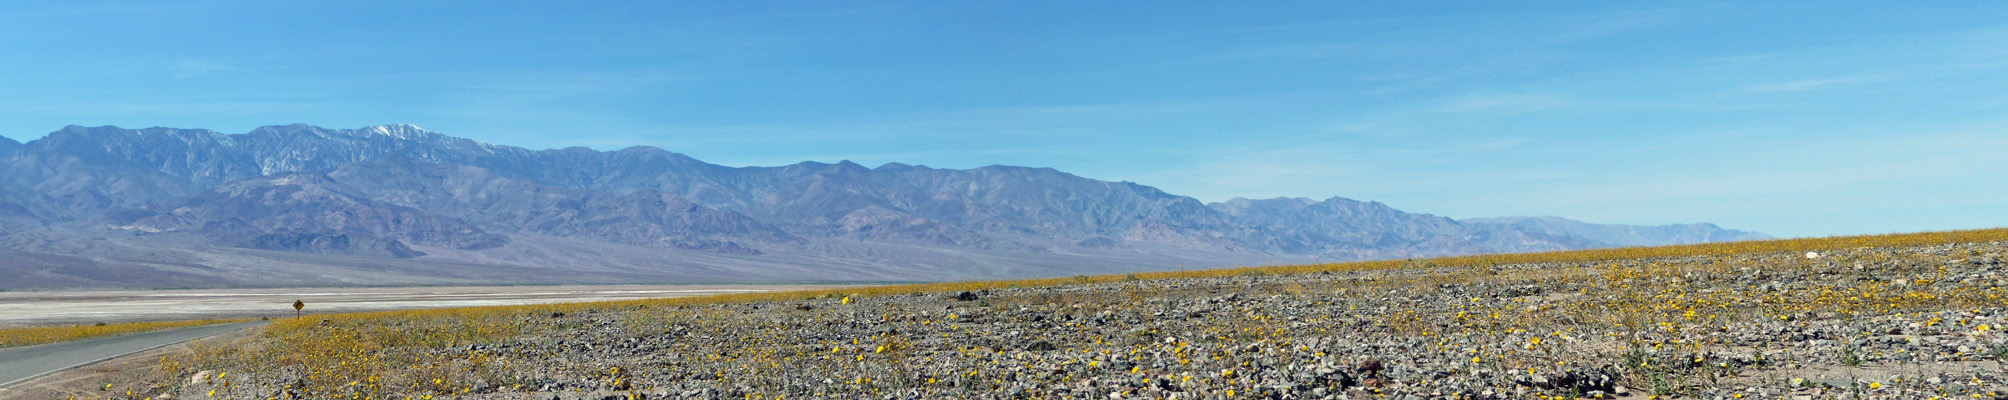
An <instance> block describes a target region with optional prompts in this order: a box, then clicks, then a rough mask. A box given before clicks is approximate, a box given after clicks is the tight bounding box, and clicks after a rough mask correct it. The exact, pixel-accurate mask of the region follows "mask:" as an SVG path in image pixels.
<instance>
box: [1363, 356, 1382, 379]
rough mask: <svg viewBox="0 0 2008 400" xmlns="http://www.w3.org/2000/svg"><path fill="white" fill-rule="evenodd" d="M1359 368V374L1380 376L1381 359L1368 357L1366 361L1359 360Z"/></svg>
mask: <svg viewBox="0 0 2008 400" xmlns="http://www.w3.org/2000/svg"><path fill="white" fill-rule="evenodd" d="M1359 370H1360V375H1366V376H1380V371H1381V360H1380V359H1378V358H1369V359H1366V361H1360V368H1359Z"/></svg>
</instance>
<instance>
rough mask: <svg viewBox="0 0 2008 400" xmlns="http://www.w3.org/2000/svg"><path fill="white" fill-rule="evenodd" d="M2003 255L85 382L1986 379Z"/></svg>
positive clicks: (254, 343) (753, 332) (1808, 392)
mask: <svg viewBox="0 0 2008 400" xmlns="http://www.w3.org/2000/svg"><path fill="white" fill-rule="evenodd" d="M1773 247H1775V246H1773ZM2004 256H2008V242H1980V243H1963V244H1940V245H1923V246H1905V247H1862V248H1853V249H1841V250H1821V251H1764V252H1750V253H1735V254H1721V255H1695V256H1679V257H1644V258H1631V259H1611V260H1597V261H1568V262H1532V263H1517V264H1498V265H1490V264H1476V265H1472V264H1473V263H1470V262H1464V263H1461V264H1460V265H1446V264H1452V263H1450V262H1444V264H1438V262H1437V261H1425V260H1418V261H1411V262H1407V263H1405V264H1404V265H1401V266H1398V267H1394V268H1380V267H1375V268H1364V267H1360V268H1354V267H1347V266H1346V265H1343V264H1342V265H1335V266H1328V267H1325V268H1323V269H1322V270H1320V269H1317V268H1310V269H1294V270H1279V269H1267V270H1265V269H1246V270H1240V271H1238V272H1235V273H1232V274H1224V275H1225V276H1212V277H1192V278H1180V277H1168V278H1167V277H1162V276H1164V275H1166V274H1159V275H1152V276H1127V277H1077V278H1075V280H1076V281H1077V282H1063V283H1065V284H1059V285H1050V286H1045V285H1033V284H1029V283H1028V284H1023V285H1021V284H1017V283H1005V284H999V285H984V284H977V283H971V284H967V285H965V286H968V288H969V289H970V290H956V289H957V287H956V286H954V285H935V286H929V287H926V288H924V289H925V290H923V289H922V288H916V289H914V290H913V291H912V292H901V291H903V290H899V291H892V292H887V291H885V290H879V291H869V290H863V289H859V290H831V291H828V292H797V293H793V294H790V295H788V296H789V297H784V298H778V299H777V298H769V299H767V300H759V301H738V300H731V299H713V300H692V299H680V300H660V301H632V302H608V303H595V304H580V305H542V306H517V307H490V308H476V309H459V310H435V311H407V312H389V313H373V314H355V315H337V316H328V317H325V318H310V319H304V320H287V321H278V322H275V323H273V324H271V326H269V327H268V328H267V330H266V331H265V332H263V333H262V334H260V335H255V336H253V337H251V338H249V339H244V340H241V341H213V342H210V343H204V344H198V345H197V346H194V349H193V350H192V351H190V352H188V353H186V354H183V355H180V356H175V357H168V358H166V359H164V360H163V361H162V363H161V367H160V370H161V373H162V374H165V376H168V377H170V379H165V380H162V381H160V382H163V383H159V384H153V385H152V386H146V387H109V386H108V387H106V388H105V391H104V392H103V393H104V394H105V396H103V397H108V398H122V397H132V398H146V397H154V398H168V397H173V398H184V399H186V398H242V399H265V398H377V399H404V398H418V399H428V398H429V399H438V398H467V399H639V398H656V399H659V398H714V399H727V398H729V399H753V398H759V399H771V398H870V399H917V398H930V399H931V398H1053V399H1064V398H1074V399H1118V398H1167V399H1228V398H1271V399H1383V398H1385V399H1526V398H1541V399H1556V398H1560V399H1577V398H1588V399H1599V398H1639V399H1646V398H1709V399H1713V398H1724V399H1747V398H1763V399H1855V398H1863V399H1972V398H1990V399H1992V398H2004V397H2008V369H2004V365H2003V364H2002V362H2003V360H2002V358H2003V356H2004V355H2008V345H2004V343H2008V342H2004V339H2008V337H2004V336H2003V335H2002V333H2001V329H2002V328H2003V324H2004V323H2008V321H2004V320H2003V317H2004V316H2008V297H2004V296H2008V292H2004V288H2008V276H2004V273H2008V271H2004V265H2003V263H2002V260H2003V258H2004ZM1286 272H1287V273H1286ZM1297 272H1301V273H1297ZM1216 275H1221V274H1216ZM1014 286H1017V287H1014ZM126 391H131V394H126Z"/></svg>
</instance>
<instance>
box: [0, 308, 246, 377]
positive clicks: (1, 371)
mask: <svg viewBox="0 0 2008 400" xmlns="http://www.w3.org/2000/svg"><path fill="white" fill-rule="evenodd" d="M263 323H265V321H250V322H239V323H234V324H223V325H210V326H198V327H194V328H181V329H173V330H165V331H159V332H147V333H138V334H131V335H124V336H112V337H102V338H95V339H84V340H78V341H73V342H62V343H50V344H44V345H35V346H28V347H16V348H11V349H0V387H7V386H12V385H14V384H16V383H21V382H24V381H27V380H28V379H29V378H34V377H38V376H42V375H45V374H49V373H52V372H57V371H62V370H66V369H70V368H76V367H80V366H83V365H85V364H90V363H94V362H98V361H104V360H107V359H111V358H113V357H118V356H123V355H127V354H132V353H138V352H141V351H146V350H151V349H154V348H159V347H162V346H167V345H171V344H175V343H181V342H186V341H189V340H194V339H199V338H202V337H206V336H209V335H215V334H218V333H224V332H229V331H234V330H238V329H244V328H250V327H253V326H258V325H259V324H263Z"/></svg>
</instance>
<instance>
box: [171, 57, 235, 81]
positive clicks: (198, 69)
mask: <svg viewBox="0 0 2008 400" xmlns="http://www.w3.org/2000/svg"><path fill="white" fill-rule="evenodd" d="M232 69H234V68H231V67H230V66H229V65H226V64H223V63H220V62H215V61H209V60H198V59H182V60H181V61H180V62H176V63H174V66H172V67H169V68H168V71H169V74H172V75H174V77H175V78H181V79H187V78H191V77H195V76H198V75H206V74H210V73H215V72H223V71H229V70H232Z"/></svg>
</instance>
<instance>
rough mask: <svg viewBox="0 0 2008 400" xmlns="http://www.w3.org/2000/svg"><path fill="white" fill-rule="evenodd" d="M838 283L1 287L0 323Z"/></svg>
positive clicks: (252, 314) (272, 313)
mask: <svg viewBox="0 0 2008 400" xmlns="http://www.w3.org/2000/svg"><path fill="white" fill-rule="evenodd" d="M835 287H843V286H839V285H565V286H431V287H362V288H354V287H351V288H280V289H188V290H113V291H36V292H0V326H24V325H51V324H72V323H93V322H107V323H110V322H134V321H169V320H186V319H202V318H258V317H274V318H277V317H289V316H292V315H293V301H295V300H298V301H301V302H304V303H306V308H305V312H306V313H307V314H319V313H340V312H357V311H382V310H405V309H418V308H444V307H470V306H494V305H520V304H542V303H568V302H583V301H608V300H631V299H642V298H657V297H687V296H705V295H715V294H732V293H749V292H767V291H790V290H815V289H827V288H835Z"/></svg>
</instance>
